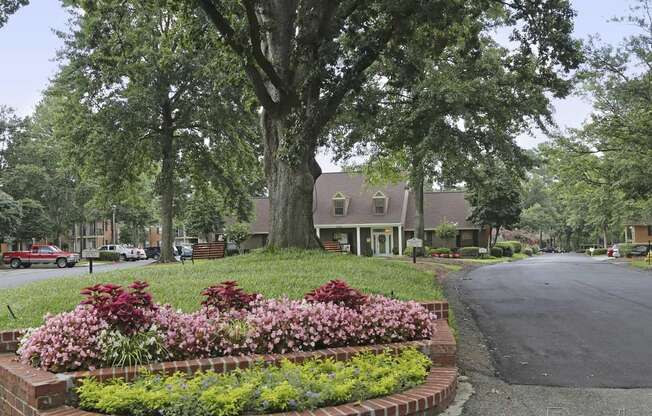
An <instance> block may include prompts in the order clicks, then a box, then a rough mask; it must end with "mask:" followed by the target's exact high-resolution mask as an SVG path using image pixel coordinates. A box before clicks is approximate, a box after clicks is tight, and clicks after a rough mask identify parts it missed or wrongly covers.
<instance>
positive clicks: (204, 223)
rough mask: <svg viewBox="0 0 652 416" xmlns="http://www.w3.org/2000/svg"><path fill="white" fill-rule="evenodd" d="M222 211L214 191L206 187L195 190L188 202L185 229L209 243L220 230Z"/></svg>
mask: <svg viewBox="0 0 652 416" xmlns="http://www.w3.org/2000/svg"><path fill="white" fill-rule="evenodd" d="M223 210H224V208H223V203H222V201H221V200H220V198H219V195H218V194H217V192H215V190H213V189H212V188H211V187H207V186H202V187H200V188H197V189H195V191H194V192H193V194H192V196H191V197H190V200H189V201H188V206H187V209H186V215H185V217H186V218H185V224H186V228H187V229H188V231H189V232H190V233H193V234H196V235H198V236H202V237H204V238H205V239H206V240H207V241H211V240H213V239H214V238H215V235H216V234H217V233H218V232H219V231H220V230H221V229H222V226H223V223H224V222H223V220H222V212H223Z"/></svg>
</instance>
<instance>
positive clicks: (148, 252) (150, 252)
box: [145, 247, 179, 260]
mask: <svg viewBox="0 0 652 416" xmlns="http://www.w3.org/2000/svg"><path fill="white" fill-rule="evenodd" d="M172 255H173V256H174V257H177V256H178V255H179V253H178V252H177V248H176V247H172ZM145 256H146V257H147V258H148V259H154V260H158V259H160V258H161V247H145Z"/></svg>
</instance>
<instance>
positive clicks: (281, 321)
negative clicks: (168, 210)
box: [18, 280, 434, 372]
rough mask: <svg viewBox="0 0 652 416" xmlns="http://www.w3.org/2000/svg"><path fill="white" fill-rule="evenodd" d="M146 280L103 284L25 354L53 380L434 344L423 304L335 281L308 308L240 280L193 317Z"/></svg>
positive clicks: (27, 343)
mask: <svg viewBox="0 0 652 416" xmlns="http://www.w3.org/2000/svg"><path fill="white" fill-rule="evenodd" d="M147 287H148V285H147V283H145V282H141V281H136V282H134V283H133V284H131V285H130V286H129V287H128V288H123V287H121V286H118V285H112V284H100V285H96V286H92V287H88V288H86V289H84V290H83V291H82V294H83V295H84V296H85V297H86V298H85V299H84V300H83V301H82V302H81V304H80V305H79V306H77V307H76V308H75V309H74V310H73V311H71V312H64V313H61V314H58V315H54V316H47V317H46V318H45V323H44V324H43V325H42V326H41V327H39V328H36V329H32V330H29V331H28V332H27V333H26V334H25V336H24V338H23V339H22V341H21V343H20V347H19V349H18V355H19V357H20V360H21V361H22V362H23V363H29V364H31V365H33V366H35V367H40V368H43V369H46V370H48V371H51V372H63V371H73V370H80V369H94V368H98V367H112V366H125V365H138V364H146V363H150V362H160V361H174V360H186V359H195V358H206V357H218V356H225V355H246V354H269V353H281V354H282V353H286V352H292V351H309V350H315V349H323V348H332V347H346V346H357V345H371V344H385V343H392V342H401V341H412V340H420V339H428V338H430V337H431V335H432V328H433V325H432V321H433V319H434V316H432V314H431V313H430V312H428V310H426V309H425V308H424V307H423V306H421V305H420V304H419V303H416V302H413V301H407V302H406V301H398V300H394V299H389V298H386V297H383V296H365V295H363V294H362V293H360V292H359V291H357V290H355V289H352V288H350V287H349V286H348V285H347V284H346V283H344V282H342V281H339V280H334V281H331V282H329V283H327V284H325V285H324V286H321V287H319V288H317V289H316V290H314V291H312V292H310V293H308V294H306V296H305V299H303V300H300V301H299V300H289V299H286V298H281V299H265V298H264V297H262V296H261V295H258V294H250V293H245V292H244V291H243V290H242V289H240V288H238V287H237V283H236V282H234V281H226V282H223V283H221V284H219V285H216V286H212V287H209V288H207V289H206V290H204V291H203V295H204V297H205V299H204V301H203V302H202V308H201V309H200V310H199V311H197V312H193V313H184V312H180V311H176V310H174V309H173V308H172V307H170V306H169V305H159V304H156V303H155V302H154V301H153V299H152V296H151V294H150V293H148V292H147V291H146V289H147Z"/></svg>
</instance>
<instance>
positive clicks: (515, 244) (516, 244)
mask: <svg viewBox="0 0 652 416" xmlns="http://www.w3.org/2000/svg"><path fill="white" fill-rule="evenodd" d="M499 244H501V245H499ZM504 244H509V246H510V247H511V249H512V252H513V253H520V252H521V251H522V250H523V245H522V244H521V243H520V241H514V240H509V241H501V242H499V243H496V245H497V246H498V247H503V245H504Z"/></svg>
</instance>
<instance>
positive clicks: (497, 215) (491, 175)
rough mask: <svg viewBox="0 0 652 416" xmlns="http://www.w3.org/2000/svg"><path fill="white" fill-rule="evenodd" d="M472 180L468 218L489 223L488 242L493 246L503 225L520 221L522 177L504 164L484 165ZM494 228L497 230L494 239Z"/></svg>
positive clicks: (468, 197)
mask: <svg viewBox="0 0 652 416" xmlns="http://www.w3.org/2000/svg"><path fill="white" fill-rule="evenodd" d="M475 175H476V178H475V180H473V181H470V182H469V185H468V188H467V195H466V198H467V200H468V201H469V203H470V204H471V215H470V216H469V221H472V222H474V223H476V224H481V225H487V226H489V236H490V238H489V243H490V245H491V246H492V247H493V245H494V244H496V241H497V239H498V234H499V233H500V230H501V228H509V227H511V226H513V225H515V224H517V223H518V221H519V218H520V215H521V189H520V179H521V178H520V177H519V175H517V174H516V173H515V172H514V171H513V170H512V169H510V168H506V167H505V166H503V165H501V163H492V164H486V165H484V166H482V167H481V168H480V169H477V170H476V171H475ZM492 230H495V234H494V237H493V240H492V238H491V235H492Z"/></svg>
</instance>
